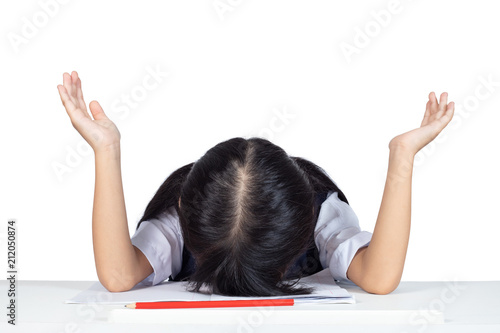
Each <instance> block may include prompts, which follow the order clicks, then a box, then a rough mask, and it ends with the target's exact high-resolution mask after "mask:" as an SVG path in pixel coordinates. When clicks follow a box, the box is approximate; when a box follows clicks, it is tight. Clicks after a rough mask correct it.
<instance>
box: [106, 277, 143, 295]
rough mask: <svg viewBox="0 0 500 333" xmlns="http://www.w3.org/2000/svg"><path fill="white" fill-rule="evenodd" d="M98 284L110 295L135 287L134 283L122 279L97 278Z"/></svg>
mask: <svg viewBox="0 0 500 333" xmlns="http://www.w3.org/2000/svg"><path fill="white" fill-rule="evenodd" d="M99 282H100V283H101V284H102V286H103V287H104V288H106V289H107V290H108V291H109V292H112V293H119V292H124V291H129V290H130V289H132V288H133V287H134V286H135V283H132V282H131V281H128V280H127V279H123V278H114V277H99Z"/></svg>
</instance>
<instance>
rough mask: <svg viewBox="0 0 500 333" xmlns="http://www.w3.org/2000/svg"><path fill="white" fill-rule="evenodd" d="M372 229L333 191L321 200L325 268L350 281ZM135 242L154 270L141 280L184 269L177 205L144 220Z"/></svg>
mask: <svg viewBox="0 0 500 333" xmlns="http://www.w3.org/2000/svg"><path fill="white" fill-rule="evenodd" d="M371 237H372V233H370V232H367V231H361V230H360V228H359V221H358V218H357V216H356V214H355V213H354V211H353V210H352V208H351V206H349V205H348V204H346V203H345V202H343V201H342V200H340V199H339V198H338V193H337V192H333V193H332V192H330V193H329V194H328V196H327V199H326V200H325V201H324V202H323V203H322V204H321V209H320V212H319V216H318V220H317V222H316V227H315V229H314V241H315V243H316V246H317V247H318V250H319V258H320V262H321V265H322V266H323V268H327V267H328V268H329V269H330V272H331V274H332V276H333V278H334V279H336V280H338V281H349V279H348V278H347V275H346V274H347V268H349V265H350V263H351V261H352V258H353V257H354V255H355V254H356V252H357V251H358V249H360V248H361V247H364V246H367V245H368V244H369V243H370V241H371ZM131 241H132V245H134V246H136V247H137V248H138V249H139V250H141V251H142V253H144V255H145V256H146V258H147V259H148V260H149V263H150V264H151V266H152V267H153V273H151V274H150V275H149V276H148V277H146V278H145V279H144V280H143V281H141V284H145V285H156V284H158V283H161V282H163V281H164V280H166V279H167V278H168V277H169V276H170V275H172V276H175V275H177V273H179V272H180V271H181V268H182V267H181V266H182V249H183V246H184V240H183V238H182V232H181V227H180V225H179V217H178V215H177V212H176V210H175V208H174V207H171V208H169V209H168V210H167V211H165V212H163V213H162V214H160V216H158V218H154V219H151V220H148V221H143V222H142V223H141V225H140V226H139V228H138V229H137V230H136V231H135V233H134V235H133V236H132V237H131Z"/></svg>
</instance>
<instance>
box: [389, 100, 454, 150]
mask: <svg viewBox="0 0 500 333" xmlns="http://www.w3.org/2000/svg"><path fill="white" fill-rule="evenodd" d="M447 101H448V94H447V93H442V94H441V97H440V99H439V103H438V102H437V99H436V95H435V94H434V92H431V93H430V94H429V101H428V102H427V104H426V109H425V114H424V119H423V120H422V123H421V124H420V127H419V128H416V129H414V130H411V131H409V132H406V133H403V134H401V135H398V136H396V137H395V138H394V139H392V140H391V142H390V143H389V146H392V145H403V146H405V147H408V148H410V149H411V150H412V151H413V152H414V153H417V152H418V151H419V150H420V149H422V148H423V147H425V146H426V145H427V144H428V143H430V142H431V141H432V140H434V139H435V138H436V136H438V134H439V133H440V132H441V131H442V130H443V129H444V128H445V127H446V125H448V123H449V122H450V121H451V118H452V117H453V112H454V109H455V103H454V102H450V103H449V104H447Z"/></svg>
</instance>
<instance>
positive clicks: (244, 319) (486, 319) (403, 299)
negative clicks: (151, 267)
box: [0, 280, 500, 333]
mask: <svg viewBox="0 0 500 333" xmlns="http://www.w3.org/2000/svg"><path fill="white" fill-rule="evenodd" d="M93 283H94V282H93V281H18V282H17V290H16V291H17V300H16V326H15V327H13V326H12V325H9V324H7V319H8V317H7V308H6V307H7V305H8V298H7V281H5V280H4V281H1V282H0V290H2V291H1V293H2V295H3V296H2V299H3V302H2V306H1V308H2V309H4V310H2V311H3V314H2V317H3V318H4V319H3V321H2V323H1V324H0V332H2V333H3V332H30V333H31V332H37V333H40V332H51V333H53V332H56V333H59V332H68V333H69V332H144V333H152V332H191V331H193V332H194V331H203V332H218V333H219V332H253V333H258V332H287V333H291V332H306V331H307V330H308V329H309V327H311V326H314V328H313V329H314V332H311V333H316V332H350V333H352V332H363V333H364V332H384V333H388V332H398V333H404V332H406V333H411V332H419V333H421V332H454V333H461V332H474V333H482V332H495V333H498V332H500V281H493V282H401V284H400V285H399V287H398V289H396V290H395V291H394V292H392V293H391V294H389V295H372V294H368V293H366V292H364V291H363V290H361V289H360V288H359V287H357V286H355V285H353V284H344V283H339V285H340V286H341V287H343V288H346V289H347V290H348V291H349V292H350V293H351V294H353V295H354V296H355V298H356V302H357V303H356V304H317V305H295V306H293V307H275V308H273V309H272V310H271V311H270V310H269V309H268V308H235V309H175V310H131V309H124V308H123V306H116V305H97V304H64V301H65V300H67V299H70V298H72V297H73V296H75V295H76V294H77V293H79V292H80V291H82V290H84V289H86V288H88V287H89V286H90V285H91V284H93ZM434 310H441V311H442V314H443V315H442V316H439V315H437V314H436V313H435V312H433V311H434ZM123 311H128V312H126V313H125V314H126V315H127V314H130V317H129V319H130V321H136V320H137V318H138V316H137V314H138V312H137V311H163V313H164V314H165V317H164V320H165V321H166V322H168V324H158V323H157V324H152V323H150V324H138V323H111V322H109V320H111V319H113V318H115V319H116V318H118V319H120V318H121V319H120V320H123V319H124V318H123V314H124V312H123ZM134 318H135V319H134ZM162 318H163V317H162ZM443 318H444V321H442V323H439V322H440V320H442V319H443ZM125 320H127V318H125ZM387 321H391V322H392V324H386V323H387ZM348 322H350V323H351V324H347V323H348ZM377 322H378V323H377Z"/></svg>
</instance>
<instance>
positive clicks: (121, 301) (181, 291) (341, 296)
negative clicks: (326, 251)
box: [65, 269, 355, 305]
mask: <svg viewBox="0 0 500 333" xmlns="http://www.w3.org/2000/svg"><path fill="white" fill-rule="evenodd" d="M300 283H301V284H304V285H306V286H311V287H313V288H314V289H315V290H314V292H313V293H311V294H307V295H293V296H273V297H269V296H266V297H228V296H221V295H215V294H213V295H207V294H202V293H196V292H189V291H187V290H186V282H173V281H165V282H162V283H160V284H158V285H155V286H145V285H143V284H141V283H139V284H137V285H136V286H135V287H134V288H132V289H131V290H129V291H124V292H115V293H112V292H109V291H108V290H107V289H106V288H104V287H103V286H102V284H101V283H100V282H96V283H94V284H93V285H92V286H90V288H88V289H87V290H84V291H82V292H80V293H79V294H78V295H76V296H75V297H73V298H72V299H69V300H67V301H65V303H92V304H108V305H126V304H130V303H136V302H164V301H210V300H212V301H214V300H240V299H260V298H263V299H278V298H293V299H294V300H295V303H350V304H352V303H355V300H354V297H352V296H351V295H350V294H349V293H348V292H347V290H345V289H343V288H340V287H339V286H338V285H337V284H336V283H335V281H334V279H333V277H332V276H331V274H330V271H329V270H328V269H324V270H323V271H321V272H318V273H316V274H314V275H311V276H307V277H305V278H303V279H301V280H300Z"/></svg>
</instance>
